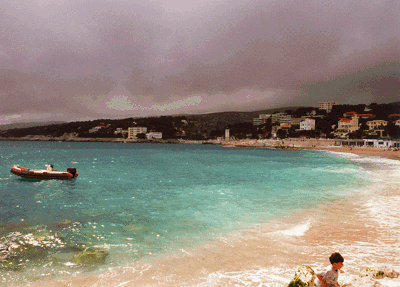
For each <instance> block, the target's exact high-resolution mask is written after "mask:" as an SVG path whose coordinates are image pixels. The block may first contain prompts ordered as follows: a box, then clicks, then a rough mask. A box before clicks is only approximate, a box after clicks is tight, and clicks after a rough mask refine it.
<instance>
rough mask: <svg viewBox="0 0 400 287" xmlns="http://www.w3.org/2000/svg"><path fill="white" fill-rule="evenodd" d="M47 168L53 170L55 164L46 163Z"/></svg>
mask: <svg viewBox="0 0 400 287" xmlns="http://www.w3.org/2000/svg"><path fill="white" fill-rule="evenodd" d="M45 166H46V170H47V171H53V170H54V164H46V165H45Z"/></svg>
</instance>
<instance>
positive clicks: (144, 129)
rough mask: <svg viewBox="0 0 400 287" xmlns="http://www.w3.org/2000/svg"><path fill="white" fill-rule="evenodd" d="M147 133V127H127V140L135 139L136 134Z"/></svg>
mask: <svg viewBox="0 0 400 287" xmlns="http://www.w3.org/2000/svg"><path fill="white" fill-rule="evenodd" d="M145 133H147V127H129V128H128V139H135V138H136V136H137V134H145Z"/></svg>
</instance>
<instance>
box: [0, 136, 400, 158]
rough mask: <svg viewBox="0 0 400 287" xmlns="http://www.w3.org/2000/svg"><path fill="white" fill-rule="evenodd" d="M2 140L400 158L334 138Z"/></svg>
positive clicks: (377, 149) (386, 151)
mask: <svg viewBox="0 0 400 287" xmlns="http://www.w3.org/2000/svg"><path fill="white" fill-rule="evenodd" d="M0 141H52V142H54V141H58V142H106V143H161V144H211V145H221V146H225V147H257V148H273V149H308V150H315V151H332V152H340V153H353V154H358V155H364V156H378V157H383V158H387V159H393V160H400V150H398V151H394V150H387V149H384V148H374V147H344V146H336V145H335V140H334V139H297V138H289V139H283V140H276V139H262V140H253V139H245V140H230V141H218V140H183V139H176V140H172V139H171V140H163V139H161V140H137V139H124V138H77V137H70V136H63V137H59V138H50V137H46V136H28V137H23V138H3V137H0Z"/></svg>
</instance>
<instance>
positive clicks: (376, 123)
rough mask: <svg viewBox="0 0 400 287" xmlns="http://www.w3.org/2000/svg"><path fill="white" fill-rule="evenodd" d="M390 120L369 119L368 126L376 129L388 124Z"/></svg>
mask: <svg viewBox="0 0 400 287" xmlns="http://www.w3.org/2000/svg"><path fill="white" fill-rule="evenodd" d="M387 124H388V122H387V121H385V120H373V121H368V122H367V126H368V128H369V130H376V129H378V128H379V127H384V126H387Z"/></svg>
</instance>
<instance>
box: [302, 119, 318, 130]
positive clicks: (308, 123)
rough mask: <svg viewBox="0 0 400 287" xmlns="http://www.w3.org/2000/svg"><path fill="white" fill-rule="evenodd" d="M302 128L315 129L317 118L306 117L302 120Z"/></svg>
mask: <svg viewBox="0 0 400 287" xmlns="http://www.w3.org/2000/svg"><path fill="white" fill-rule="evenodd" d="M300 130H306V131H312V130H315V120H314V119H310V118H306V119H305V120H304V121H301V122H300Z"/></svg>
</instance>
